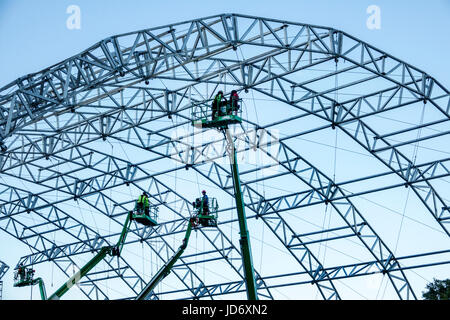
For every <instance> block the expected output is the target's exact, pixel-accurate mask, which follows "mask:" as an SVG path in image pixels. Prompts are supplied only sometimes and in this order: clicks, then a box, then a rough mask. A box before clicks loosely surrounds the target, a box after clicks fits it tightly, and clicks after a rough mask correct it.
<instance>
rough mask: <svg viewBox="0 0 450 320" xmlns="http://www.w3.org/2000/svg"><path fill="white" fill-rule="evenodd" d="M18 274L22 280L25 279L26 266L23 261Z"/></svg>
mask: <svg viewBox="0 0 450 320" xmlns="http://www.w3.org/2000/svg"><path fill="white" fill-rule="evenodd" d="M17 275H18V276H19V277H20V281H23V280H24V278H25V268H24V267H23V263H20V264H19V270H17Z"/></svg>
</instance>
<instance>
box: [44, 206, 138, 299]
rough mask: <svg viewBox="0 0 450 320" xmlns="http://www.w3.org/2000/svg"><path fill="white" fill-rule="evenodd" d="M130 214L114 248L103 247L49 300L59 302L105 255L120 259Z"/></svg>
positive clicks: (129, 222) (130, 218)
mask: <svg viewBox="0 0 450 320" xmlns="http://www.w3.org/2000/svg"><path fill="white" fill-rule="evenodd" d="M132 214H133V213H132V212H129V213H128V214H127V218H126V220H125V223H124V224H123V228H122V233H121V234H120V238H119V241H117V244H116V245H115V246H114V247H111V246H108V247H103V248H101V249H100V251H99V252H98V253H97V254H96V255H95V256H94V257H93V258H92V259H91V260H89V262H88V263H86V264H85V265H84V266H83V267H82V268H81V269H80V270H79V271H78V272H77V273H75V274H74V275H73V276H72V277H70V279H69V280H67V282H66V283H64V284H63V285H62V286H61V287H60V288H59V289H58V290H56V292H55V293H54V294H52V295H51V296H50V298H49V300H59V299H60V298H61V296H62V295H63V294H65V293H66V292H67V291H69V289H70V288H71V287H72V286H73V285H75V284H76V283H77V282H78V281H80V279H81V278H83V277H84V276H85V275H86V274H88V272H89V271H91V270H92V268H94V267H95V266H96V265H97V264H98V263H99V262H100V261H102V260H103V259H104V258H105V257H106V255H108V254H109V255H111V256H117V257H120V254H121V253H122V249H123V245H124V244H125V239H126V237H127V234H128V229H129V228H130V225H131V220H132Z"/></svg>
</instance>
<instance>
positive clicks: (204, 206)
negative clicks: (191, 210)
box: [202, 190, 209, 215]
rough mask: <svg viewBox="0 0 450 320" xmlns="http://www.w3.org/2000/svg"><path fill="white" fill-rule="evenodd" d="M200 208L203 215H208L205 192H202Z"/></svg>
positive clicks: (207, 201)
mask: <svg viewBox="0 0 450 320" xmlns="http://www.w3.org/2000/svg"><path fill="white" fill-rule="evenodd" d="M202 195H203V196H202V207H203V214H205V215H208V214H209V207H208V205H209V199H208V196H207V195H206V191H205V190H203V191H202Z"/></svg>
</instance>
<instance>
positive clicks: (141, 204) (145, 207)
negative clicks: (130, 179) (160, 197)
mask: <svg viewBox="0 0 450 320" xmlns="http://www.w3.org/2000/svg"><path fill="white" fill-rule="evenodd" d="M136 211H137V212H138V213H140V214H142V213H145V214H146V215H149V211H150V205H149V203H148V195H147V192H145V191H144V192H142V194H141V195H140V196H139V198H138V199H137V201H136Z"/></svg>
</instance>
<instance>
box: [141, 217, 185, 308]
mask: <svg viewBox="0 0 450 320" xmlns="http://www.w3.org/2000/svg"><path fill="white" fill-rule="evenodd" d="M192 219H193V218H191V219H189V223H188V227H187V229H186V233H185V236H184V239H183V243H182V244H181V246H180V247H179V248H178V250H177V252H175V254H174V255H173V256H172V258H170V259H169V261H167V262H166V263H165V264H164V265H163V266H162V267H161V269H159V271H158V272H157V273H156V274H155V276H154V277H153V278H152V279H151V280H150V282H149V283H148V284H147V285H146V286H145V288H144V289H143V290H142V292H141V293H139V295H138V296H137V297H136V300H146V299H147V298H148V297H149V296H150V294H151V293H152V291H153V289H154V288H155V287H156V285H157V284H158V283H159V282H160V281H161V280H162V279H164V278H165V277H167V275H169V273H170V270H171V269H172V267H173V265H174V264H175V262H176V261H177V260H178V259H179V258H180V256H181V255H182V254H183V252H184V250H185V249H186V247H187V245H188V242H189V237H190V236H191V231H192V226H193V224H194V221H193V220H192Z"/></svg>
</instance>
